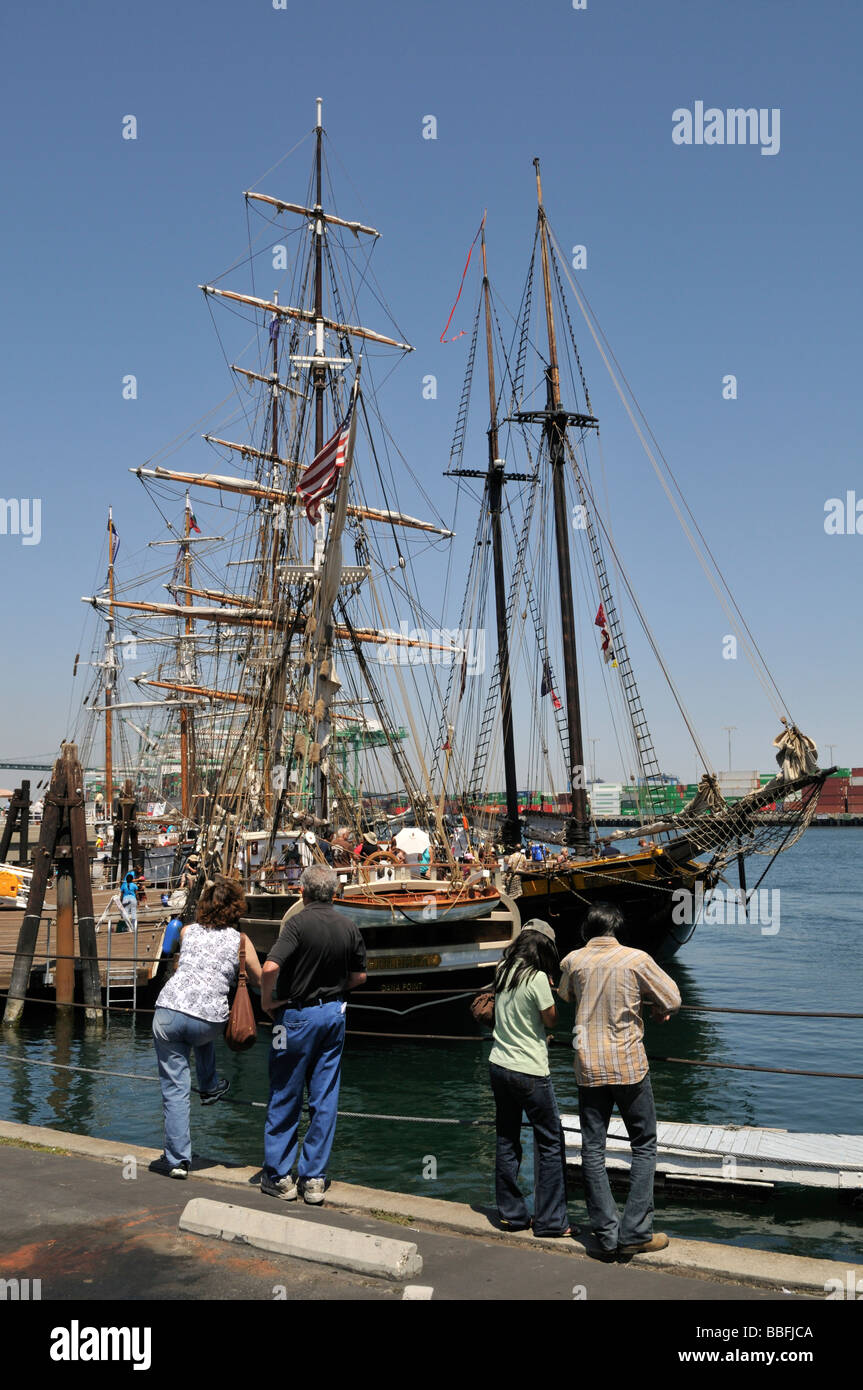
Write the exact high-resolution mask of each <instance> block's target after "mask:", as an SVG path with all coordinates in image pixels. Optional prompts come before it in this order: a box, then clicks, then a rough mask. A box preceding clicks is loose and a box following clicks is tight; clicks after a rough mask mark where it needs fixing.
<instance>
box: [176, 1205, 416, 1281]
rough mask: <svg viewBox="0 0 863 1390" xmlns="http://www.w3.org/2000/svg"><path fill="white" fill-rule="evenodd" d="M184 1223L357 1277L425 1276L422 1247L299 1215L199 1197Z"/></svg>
mask: <svg viewBox="0 0 863 1390" xmlns="http://www.w3.org/2000/svg"><path fill="white" fill-rule="evenodd" d="M179 1224H180V1230H181V1231H191V1232H192V1233H193V1234H194V1235H198V1236H216V1237H218V1239H219V1240H230V1241H238V1242H239V1243H240V1244H241V1245H253V1246H255V1247H256V1248H257V1249H258V1250H272V1251H275V1252H276V1253H277V1254H279V1255H290V1256H291V1257H292V1258H293V1259H295V1260H314V1261H315V1262H316V1263H317V1264H325V1265H335V1266H336V1267H337V1268H338V1269H349V1270H351V1271H352V1272H353V1273H355V1274H373V1275H376V1276H377V1277H378V1278H381V1277H383V1278H384V1279H411V1278H413V1277H414V1276H415V1275H417V1274H422V1268H423V1262H422V1258H421V1257H420V1255H419V1253H418V1251H417V1248H416V1245H413V1244H411V1243H409V1242H408V1241H404V1240H390V1239H389V1238H388V1237H387V1236H370V1235H365V1234H364V1233H363V1232H362V1231H344V1230H342V1229H341V1228H340V1227H338V1226H322V1225H320V1224H319V1223H318V1222H317V1221H314V1222H312V1221H301V1220H298V1219H297V1217H295V1216H294V1217H291V1216H274V1215H273V1213H272V1212H271V1211H255V1210H254V1209H253V1208H251V1207H235V1206H234V1205H233V1204H232V1203H231V1202H213V1201H210V1199H209V1198H208V1197H193V1198H192V1200H191V1202H189V1204H188V1205H187V1207H186V1209H185V1210H184V1212H183V1214H182V1216H181V1217H180V1223H179Z"/></svg>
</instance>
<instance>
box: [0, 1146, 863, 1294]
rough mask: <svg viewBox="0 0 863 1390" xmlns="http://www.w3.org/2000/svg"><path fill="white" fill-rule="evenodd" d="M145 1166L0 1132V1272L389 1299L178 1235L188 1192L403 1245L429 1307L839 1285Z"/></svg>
mask: <svg viewBox="0 0 863 1390" xmlns="http://www.w3.org/2000/svg"><path fill="white" fill-rule="evenodd" d="M51 1150H53V1152H52V1151H51ZM58 1150H59V1152H58ZM157 1157H158V1151H157V1150H155V1149H144V1148H139V1147H137V1146H135V1145H123V1144H119V1143H116V1142H113V1141H109V1140H102V1139H90V1138H87V1137H84V1136H81V1135H75V1134H69V1133H64V1132H61V1131H56V1130H50V1129H42V1128H38V1127H33V1126H28V1125H17V1124H12V1123H9V1122H0V1185H2V1190H3V1195H4V1203H3V1205H4V1210H5V1212H6V1216H5V1218H4V1223H3V1230H2V1233H0V1278H3V1279H14V1278H18V1279H24V1278H29V1279H31V1280H32V1279H41V1281H42V1287H41V1296H42V1298H43V1299H63V1300H78V1299H94V1300H99V1299H104V1298H121V1299H133V1300H134V1299H144V1300H147V1299H186V1300H188V1299H260V1298H269V1299H272V1298H274V1297H286V1298H291V1299H300V1300H303V1299H329V1300H343V1299H380V1300H392V1299H400V1298H402V1297H403V1296H404V1287H403V1285H402V1284H399V1283H394V1282H391V1281H389V1280H384V1279H381V1278H374V1277H369V1276H360V1275H357V1274H353V1273H350V1272H348V1271H346V1270H342V1269H338V1268H333V1267H331V1266H324V1265H318V1264H313V1263H309V1262H307V1261H304V1260H298V1259H294V1258H291V1257H288V1256H281V1255H275V1254H271V1253H269V1252H261V1251H255V1250H252V1249H251V1248H250V1247H249V1246H246V1245H242V1244H235V1243H226V1242H223V1241H220V1240H215V1239H207V1238H204V1237H200V1236H194V1235H191V1234H189V1233H187V1232H179V1231H178V1221H179V1218H180V1215H181V1214H182V1212H183V1210H184V1208H185V1207H186V1205H187V1203H188V1202H189V1201H190V1200H191V1199H192V1198H194V1197H202V1196H203V1197H207V1198H210V1199H211V1200H213V1201H217V1202H225V1203H230V1204H232V1205H233V1206H235V1207H241V1208H249V1209H250V1211H253V1212H258V1213H260V1212H261V1211H264V1212H271V1213H272V1215H273V1216H274V1217H275V1216H280V1217H284V1216H289V1217H291V1218H296V1219H297V1220H300V1221H311V1222H318V1223H323V1224H326V1225H328V1226H335V1227H340V1228H342V1229H344V1230H354V1231H361V1232H365V1233H367V1234H371V1235H375V1236H378V1237H381V1236H383V1237H387V1238H389V1239H392V1238H396V1239H399V1240H409V1241H412V1242H414V1243H415V1244H416V1245H417V1247H418V1249H419V1253H420V1255H421V1256H422V1260H423V1273H422V1275H421V1277H420V1278H419V1279H417V1281H416V1282H418V1283H422V1285H424V1286H429V1287H432V1288H433V1290H434V1294H433V1297H434V1298H435V1299H466V1300H467V1299H483V1300H488V1299H492V1300H493V1299H537V1300H543V1299H551V1300H560V1299H565V1300H572V1299H573V1298H590V1299H592V1300H611V1299H614V1300H620V1299H623V1300H651V1299H672V1300H681V1299H682V1300H692V1301H695V1300H729V1299H730V1300H734V1299H752V1298H780V1299H783V1300H785V1301H788V1299H789V1296H791V1297H796V1298H804V1299H805V1298H806V1297H807V1295H808V1296H810V1297H816V1298H818V1299H819V1300H820V1299H823V1298H824V1296H825V1295H824V1286H825V1283H826V1281H827V1280H828V1279H831V1278H839V1279H841V1280H842V1281H843V1283H844V1281H845V1279H846V1277H847V1269H846V1266H845V1265H844V1264H839V1263H836V1262H833V1261H829V1260H809V1259H800V1258H799V1257H795V1256H786V1255H775V1254H771V1253H767V1252H762V1251H754V1250H741V1249H739V1248H737V1247H730V1246H720V1245H711V1244H707V1243H704V1242H695V1241H679V1240H672V1242H671V1244H670V1246H669V1248H668V1250H666V1251H662V1252H661V1253H660V1254H658V1255H650V1256H639V1257H637V1258H636V1259H634V1260H632V1261H630V1262H629V1263H625V1264H613V1265H605V1264H601V1263H599V1262H597V1261H595V1260H592V1259H589V1258H588V1257H587V1256H586V1255H585V1252H584V1247H583V1245H582V1244H581V1243H580V1241H578V1240H577V1239H573V1240H567V1241H559V1240H558V1241H552V1240H538V1239H536V1238H535V1237H533V1236H532V1235H531V1234H530V1233H521V1234H510V1233H504V1232H500V1231H498V1230H496V1229H495V1227H494V1225H493V1224H492V1220H493V1216H492V1214H489V1213H487V1212H485V1211H483V1210H480V1209H477V1208H472V1207H469V1206H465V1205H462V1204H460V1203H456V1202H442V1201H437V1200H432V1199H428V1198H422V1197H417V1196H413V1195H406V1194H400V1193H394V1192H384V1191H379V1190H377V1189H371V1188H362V1187H354V1186H350V1185H348V1184H343V1183H334V1184H333V1185H332V1187H331V1188H330V1189H329V1190H328V1192H327V1201H326V1203H325V1205H324V1206H323V1207H322V1208H311V1207H307V1206H305V1205H304V1204H303V1203H302V1202H299V1203H294V1202H292V1203H286V1202H278V1201H275V1200H274V1199H272V1198H268V1197H265V1196H263V1195H262V1194H261V1193H260V1191H259V1190H258V1187H257V1179H258V1176H259V1170H257V1169H253V1168H226V1167H223V1166H221V1165H218V1164H216V1163H212V1162H208V1161H207V1160H196V1167H195V1169H193V1172H192V1174H191V1176H190V1179H189V1180H188V1181H187V1182H176V1181H172V1180H171V1179H169V1178H165V1177H162V1176H161V1175H159V1174H157V1173H151V1172H149V1171H148V1165H149V1164H150V1163H151V1162H152V1161H153V1160H154V1159H155V1158H157ZM131 1160H134V1162H132V1161H131ZM855 1277H857V1278H859V1277H863V1269H858V1270H857V1271H856V1275H855ZM274 1289H276V1290H279V1292H277V1293H275V1294H274V1292H273V1290H274Z"/></svg>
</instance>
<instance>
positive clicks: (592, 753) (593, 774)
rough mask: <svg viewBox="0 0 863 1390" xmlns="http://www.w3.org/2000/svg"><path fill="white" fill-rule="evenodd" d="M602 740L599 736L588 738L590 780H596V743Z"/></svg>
mask: <svg viewBox="0 0 863 1390" xmlns="http://www.w3.org/2000/svg"><path fill="white" fill-rule="evenodd" d="M599 742H600V740H599V739H598V738H591V739H588V743H589V744H590V780H591V782H595V781H596V745H597V744H598V743H599Z"/></svg>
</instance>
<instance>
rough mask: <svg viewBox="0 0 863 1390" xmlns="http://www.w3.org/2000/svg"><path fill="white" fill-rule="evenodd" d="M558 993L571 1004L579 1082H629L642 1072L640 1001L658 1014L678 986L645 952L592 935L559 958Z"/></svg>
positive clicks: (676, 1003) (674, 1000) (670, 1008)
mask: <svg viewBox="0 0 863 1390" xmlns="http://www.w3.org/2000/svg"><path fill="white" fill-rule="evenodd" d="M561 972H562V973H561V979H560V985H559V987H558V993H559V995H560V997H561V999H568V1000H570V1001H574V1002H575V1003H576V1004H577V1006H578V1007H577V1011H576V1016H575V1028H574V1030H573V1042H572V1045H573V1049H574V1051H575V1077H576V1080H577V1082H578V1084H579V1086H634V1085H636V1084H637V1083H638V1082H639V1081H641V1080H643V1078H644V1077H645V1076H646V1075H647V1054H646V1052H645V1051H644V1042H643V1041H642V1040H643V1038H644V1024H643V1022H642V1018H641V1001H642V1000H643V999H647V1000H649V1001H650V1002H651V1003H653V1004H655V1005H656V1006H657V1007H658V1008H659V1009H660V1010H661V1011H662V1012H663V1013H674V1012H676V1010H677V1009H679V1008H680V991H679V989H678V988H677V985H676V984H675V983H674V981H673V980H672V979H671V977H670V976H669V975H666V973H665V971H664V970H660V968H659V966H658V965H657V964H656V961H655V960H653V958H652V957H651V956H649V955H648V954H647V953H646V951H634V950H633V949H632V948H631V947H630V946H621V944H620V942H619V941H617V940H616V938H615V937H613V936H595V937H592V938H591V940H590V941H588V942H587V944H586V945H585V946H583V947H582V948H581V950H580V951H571V952H570V954H569V955H568V956H566V957H565V959H564V960H563V961H562V962H561Z"/></svg>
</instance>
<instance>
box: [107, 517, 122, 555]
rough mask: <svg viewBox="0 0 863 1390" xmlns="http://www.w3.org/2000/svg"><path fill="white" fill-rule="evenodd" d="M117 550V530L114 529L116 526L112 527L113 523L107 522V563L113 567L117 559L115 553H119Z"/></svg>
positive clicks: (118, 543)
mask: <svg viewBox="0 0 863 1390" xmlns="http://www.w3.org/2000/svg"><path fill="white" fill-rule="evenodd" d="M119 549H120V537H119V536H118V535H117V528H116V526H115V525H114V523H113V521H109V522H108V558H109V563H110V564H112V565H113V563H114V561H115V560H116V558H117V552H118V551H119Z"/></svg>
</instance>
